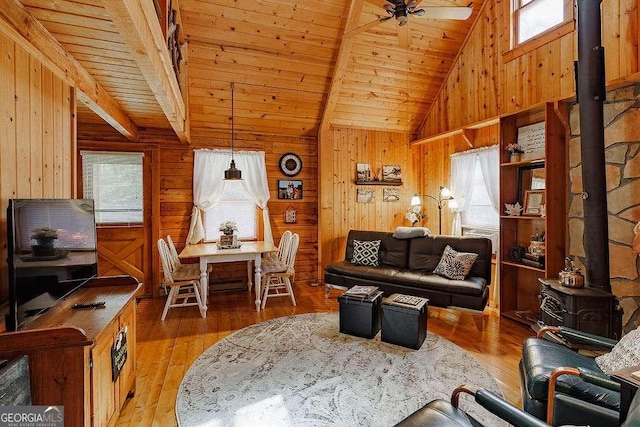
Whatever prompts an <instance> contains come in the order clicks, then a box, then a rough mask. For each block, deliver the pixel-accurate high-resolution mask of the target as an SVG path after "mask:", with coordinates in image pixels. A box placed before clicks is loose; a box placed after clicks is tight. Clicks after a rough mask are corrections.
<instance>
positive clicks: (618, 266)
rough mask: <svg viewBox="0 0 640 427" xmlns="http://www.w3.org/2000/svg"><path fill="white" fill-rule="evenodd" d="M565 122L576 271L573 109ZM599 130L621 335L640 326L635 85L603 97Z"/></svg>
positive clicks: (579, 259) (639, 146) (577, 171)
mask: <svg viewBox="0 0 640 427" xmlns="http://www.w3.org/2000/svg"><path fill="white" fill-rule="evenodd" d="M570 119H571V123H570V127H571V132H570V133H571V138H570V141H569V190H570V191H569V242H568V247H569V255H571V256H573V257H574V258H575V259H576V264H578V265H580V264H581V263H584V256H585V253H584V247H583V244H582V241H583V235H584V231H585V230H584V220H583V204H582V197H581V193H582V163H581V154H580V121H579V111H578V104H574V105H573V106H572V108H571V116H570ZM604 125H605V132H604V138H605V162H606V176H607V208H608V212H609V260H610V261H609V264H610V270H611V271H610V273H611V286H612V290H613V293H614V294H615V295H616V296H617V297H618V299H619V300H620V305H621V306H622V308H623V310H624V316H623V318H622V325H623V333H626V332H629V331H630V330H632V329H635V328H636V327H637V326H640V274H639V271H640V263H639V262H638V254H636V253H634V252H633V251H632V249H631V245H632V242H633V238H634V236H635V235H634V231H633V229H634V227H635V225H636V223H638V221H640V84H638V85H633V86H628V87H625V88H622V89H617V90H612V91H610V92H608V93H607V101H606V102H605V105H604ZM586 238H588V234H587V236H586ZM582 267H583V269H582V270H583V271H584V266H583V265H582Z"/></svg>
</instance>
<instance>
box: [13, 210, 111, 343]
mask: <svg viewBox="0 0 640 427" xmlns="http://www.w3.org/2000/svg"><path fill="white" fill-rule="evenodd" d="M43 228H44V229H45V230H44V234H54V235H55V239H53V248H51V247H48V248H46V249H47V251H43V250H42V249H43V245H42V244H41V245H39V244H38V243H39V242H38V241H36V239H34V238H33V236H34V234H37V233H38V231H40V232H41V234H42V232H43V230H42V229H43ZM49 237H51V236H49ZM40 243H43V242H40ZM7 249H8V259H7V261H8V264H9V303H10V306H9V314H8V315H7V318H6V320H5V324H6V329H7V331H15V330H18V329H19V328H20V327H21V326H23V325H25V324H26V323H28V322H30V321H32V320H33V319H35V318H37V317H38V316H39V315H41V314H43V313H45V312H46V311H47V310H49V309H50V308H51V307H53V306H54V305H56V304H57V303H58V302H59V301H60V300H61V299H63V298H65V297H66V296H68V295H69V294H70V293H72V292H73V291H75V290H76V289H78V288H79V287H81V286H82V285H84V284H85V283H86V282H87V281H88V280H89V279H91V278H92V277H94V276H95V275H96V274H97V272H98V257H97V252H96V250H97V247H96V223H95V216H94V205H93V200H89V199H12V200H9V206H8V207H7Z"/></svg>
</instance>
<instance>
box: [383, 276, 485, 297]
mask: <svg viewBox="0 0 640 427" xmlns="http://www.w3.org/2000/svg"><path fill="white" fill-rule="evenodd" d="M393 281H394V283H397V284H400V285H404V286H413V287H416V288H428V289H433V290H437V291H442V292H449V293H455V294H465V295H483V294H484V292H485V289H486V287H487V282H486V280H484V279H483V278H482V277H474V276H469V277H467V279H466V280H452V279H448V278H446V277H442V276H438V275H437V274H434V273H428V272H424V271H422V272H419V271H411V270H400V271H397V272H396V273H395V274H394V275H393Z"/></svg>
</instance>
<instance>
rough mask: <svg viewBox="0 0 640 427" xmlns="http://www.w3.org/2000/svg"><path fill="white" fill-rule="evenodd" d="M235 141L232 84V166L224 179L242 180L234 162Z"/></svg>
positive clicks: (225, 173) (225, 172)
mask: <svg viewBox="0 0 640 427" xmlns="http://www.w3.org/2000/svg"><path fill="white" fill-rule="evenodd" d="M234 139H235V129H234V115H233V83H231V164H230V165H229V169H227V170H226V171H224V179H225V180H232V179H234V180H235V179H242V172H240V170H238V169H236V162H235V161H234V160H233V141H234Z"/></svg>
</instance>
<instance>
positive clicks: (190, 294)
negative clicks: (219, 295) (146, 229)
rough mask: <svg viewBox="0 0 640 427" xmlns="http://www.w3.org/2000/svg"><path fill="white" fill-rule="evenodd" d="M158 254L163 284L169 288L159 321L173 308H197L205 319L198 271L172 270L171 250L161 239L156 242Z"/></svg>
mask: <svg viewBox="0 0 640 427" xmlns="http://www.w3.org/2000/svg"><path fill="white" fill-rule="evenodd" d="M158 252H159V253H160V260H161V262H162V272H163V274H164V281H163V284H164V286H166V287H167V288H169V295H168V296H167V302H166V304H165V305H164V310H163V311H162V318H161V320H163V321H164V319H165V317H166V316H167V312H168V311H169V309H170V308H174V307H191V306H198V308H199V310H200V315H201V316H202V317H205V316H206V312H205V306H204V304H203V302H202V299H201V298H200V270H199V269H190V268H189V269H185V268H179V269H175V268H173V263H172V259H171V250H170V249H169V246H168V245H167V242H165V241H164V240H163V239H159V240H158Z"/></svg>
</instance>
